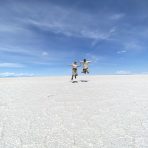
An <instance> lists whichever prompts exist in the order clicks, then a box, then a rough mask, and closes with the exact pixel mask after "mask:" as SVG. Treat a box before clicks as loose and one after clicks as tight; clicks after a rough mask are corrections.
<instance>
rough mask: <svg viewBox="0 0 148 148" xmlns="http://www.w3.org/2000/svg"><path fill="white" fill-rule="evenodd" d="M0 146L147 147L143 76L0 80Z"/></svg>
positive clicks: (147, 84)
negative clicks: (71, 79)
mask: <svg viewBox="0 0 148 148" xmlns="http://www.w3.org/2000/svg"><path fill="white" fill-rule="evenodd" d="M85 79H88V80H89V81H88V82H81V81H80V80H85ZM0 148H148V76H146V75H127V76H111V75H110V76H89V77H87V78H85V77H80V78H79V82H78V83H71V82H70V77H34V78H1V79H0Z"/></svg>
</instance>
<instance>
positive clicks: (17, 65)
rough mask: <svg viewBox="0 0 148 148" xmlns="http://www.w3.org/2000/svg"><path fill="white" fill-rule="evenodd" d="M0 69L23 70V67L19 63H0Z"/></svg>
mask: <svg viewBox="0 0 148 148" xmlns="http://www.w3.org/2000/svg"><path fill="white" fill-rule="evenodd" d="M0 67H1V68H23V67H25V66H24V65H23V64H19V63H0Z"/></svg>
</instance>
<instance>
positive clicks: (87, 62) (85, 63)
mask: <svg viewBox="0 0 148 148" xmlns="http://www.w3.org/2000/svg"><path fill="white" fill-rule="evenodd" d="M81 63H82V65H83V69H87V68H88V66H89V63H90V61H86V62H84V61H81Z"/></svg>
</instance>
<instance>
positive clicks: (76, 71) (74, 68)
mask: <svg viewBox="0 0 148 148" xmlns="http://www.w3.org/2000/svg"><path fill="white" fill-rule="evenodd" d="M71 66H72V76H71V80H73V79H74V78H75V79H76V78H77V76H78V70H77V68H78V67H80V65H78V64H77V62H76V61H75V62H74V63H73V64H71Z"/></svg>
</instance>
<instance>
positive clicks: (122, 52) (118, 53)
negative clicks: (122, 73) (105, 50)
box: [117, 50, 127, 54]
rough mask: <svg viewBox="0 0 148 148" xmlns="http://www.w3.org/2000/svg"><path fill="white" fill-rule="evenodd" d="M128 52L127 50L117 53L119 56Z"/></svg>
mask: <svg viewBox="0 0 148 148" xmlns="http://www.w3.org/2000/svg"><path fill="white" fill-rule="evenodd" d="M126 52H127V50H119V51H117V54H124V53H126Z"/></svg>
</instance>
